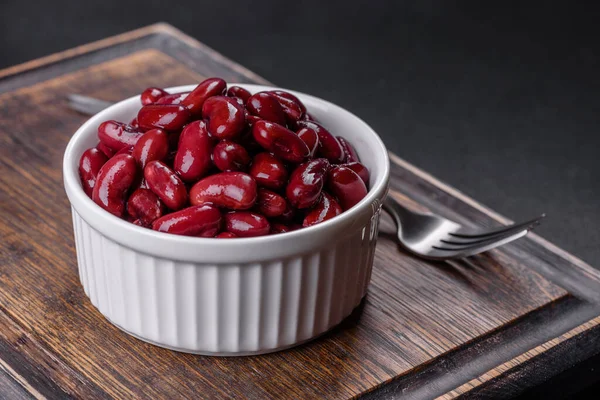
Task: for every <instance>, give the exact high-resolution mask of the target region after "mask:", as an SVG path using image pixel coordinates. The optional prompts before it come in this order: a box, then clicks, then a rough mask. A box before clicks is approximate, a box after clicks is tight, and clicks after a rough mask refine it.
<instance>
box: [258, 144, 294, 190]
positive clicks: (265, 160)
mask: <svg viewBox="0 0 600 400" xmlns="http://www.w3.org/2000/svg"><path fill="white" fill-rule="evenodd" d="M250 176H252V177H253V178H254V179H255V180H256V183H257V184H258V185H259V186H263V187H266V188H269V189H279V188H282V187H283V186H284V185H285V184H286V182H287V179H288V172H287V169H286V168H285V165H283V163H282V162H281V161H279V160H278V159H277V158H275V157H274V156H273V155H271V154H269V153H259V154H257V155H256V156H254V159H253V161H252V166H251V167H250Z"/></svg>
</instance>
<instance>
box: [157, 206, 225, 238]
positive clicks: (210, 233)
mask: <svg viewBox="0 0 600 400" xmlns="http://www.w3.org/2000/svg"><path fill="white" fill-rule="evenodd" d="M222 219H223V218H222V216H221V211H219V209H218V208H216V207H213V206H210V205H207V204H204V205H200V206H192V207H187V208H184V209H183V210H179V211H176V212H174V213H171V214H167V215H165V216H162V217H161V218H159V219H157V220H155V221H154V222H153V223H152V229H154V230H155V231H159V232H167V233H173V234H176V235H184V236H196V237H214V236H215V235H216V234H217V233H218V232H219V230H220V229H221V225H222Z"/></svg>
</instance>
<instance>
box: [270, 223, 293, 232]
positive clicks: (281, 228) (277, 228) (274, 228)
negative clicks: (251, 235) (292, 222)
mask: <svg viewBox="0 0 600 400" xmlns="http://www.w3.org/2000/svg"><path fill="white" fill-rule="evenodd" d="M290 231H291V229H290V227H289V226H288V225H286V224H282V223H281V222H273V223H272V224H271V232H270V233H271V235H276V234H278V233H286V232H290Z"/></svg>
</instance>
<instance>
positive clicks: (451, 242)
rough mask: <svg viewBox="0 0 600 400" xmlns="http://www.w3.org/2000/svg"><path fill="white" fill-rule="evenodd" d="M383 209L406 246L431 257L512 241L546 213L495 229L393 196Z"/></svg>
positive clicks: (461, 254) (476, 250) (463, 253)
mask: <svg viewBox="0 0 600 400" xmlns="http://www.w3.org/2000/svg"><path fill="white" fill-rule="evenodd" d="M383 209H384V210H385V211H386V212H387V213H388V214H390V216H391V217H392V218H393V219H394V221H395V223H396V226H397V228H398V241H399V242H400V244H401V245H402V247H404V248H405V249H406V250H408V251H409V252H411V253H414V254H416V255H417V256H419V257H422V258H427V259H431V260H449V259H453V258H463V257H468V256H472V255H475V254H479V253H482V252H484V251H487V250H491V249H493V248H496V247H498V246H502V245H504V244H506V243H510V242H512V241H514V240H517V239H519V238H520V237H523V236H525V235H526V234H527V232H529V231H530V230H532V229H533V228H534V227H535V226H536V225H538V224H539V223H540V221H541V219H542V218H544V217H545V214H542V215H540V216H539V217H537V218H534V219H532V220H530V221H525V222H521V223H518V224H513V225H509V226H503V227H500V228H495V229H470V228H465V227H463V226H462V225H460V224H457V223H456V222H454V221H450V220H449V219H446V218H443V217H441V216H439V215H436V214H431V213H427V214H425V213H419V212H415V211H411V210H409V209H407V208H406V207H404V206H402V205H401V204H400V203H398V202H397V201H396V200H394V199H393V198H392V197H391V196H388V197H387V198H386V199H385V201H384V202H383Z"/></svg>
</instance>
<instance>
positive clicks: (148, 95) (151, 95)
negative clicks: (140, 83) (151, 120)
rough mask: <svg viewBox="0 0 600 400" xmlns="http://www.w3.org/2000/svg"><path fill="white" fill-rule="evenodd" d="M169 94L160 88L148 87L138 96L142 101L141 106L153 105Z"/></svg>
mask: <svg viewBox="0 0 600 400" xmlns="http://www.w3.org/2000/svg"><path fill="white" fill-rule="evenodd" d="M168 94H169V93H167V92H165V91H164V90H162V89H161V88H157V87H149V88H148V89H146V90H144V91H143V92H142V94H141V96H140V100H141V101H142V105H144V106H145V105H148V104H154V103H156V101H157V100H158V99H160V98H161V97H164V96H167V95H168Z"/></svg>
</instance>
